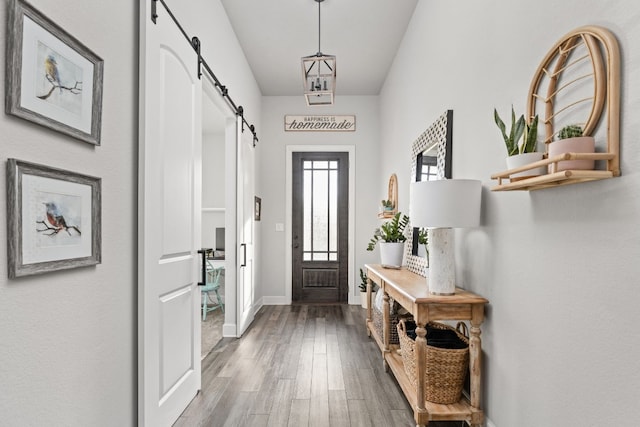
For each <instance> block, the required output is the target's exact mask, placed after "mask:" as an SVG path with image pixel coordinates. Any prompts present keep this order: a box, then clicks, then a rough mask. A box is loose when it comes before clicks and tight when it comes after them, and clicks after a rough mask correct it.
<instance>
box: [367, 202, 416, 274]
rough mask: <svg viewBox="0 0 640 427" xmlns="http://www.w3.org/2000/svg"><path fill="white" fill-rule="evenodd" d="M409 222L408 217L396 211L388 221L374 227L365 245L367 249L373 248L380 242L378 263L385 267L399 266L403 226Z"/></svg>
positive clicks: (403, 237) (402, 249) (404, 238)
mask: <svg viewBox="0 0 640 427" xmlns="http://www.w3.org/2000/svg"><path fill="white" fill-rule="evenodd" d="M408 223H409V217H408V216H406V215H403V214H402V213H401V212H398V213H397V214H395V215H394V216H393V218H391V219H390V220H389V221H386V222H385V223H384V224H382V225H381V226H380V228H376V231H375V232H374V233H373V237H372V238H371V240H370V241H369V244H368V245H367V250H368V251H372V250H374V249H375V247H376V244H377V243H378V242H380V264H382V266H383V267H387V268H400V267H401V266H402V255H403V253H404V242H405V241H406V240H407V237H406V236H405V235H404V233H405V228H406V227H407V224H408Z"/></svg>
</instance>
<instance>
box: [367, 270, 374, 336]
mask: <svg viewBox="0 0 640 427" xmlns="http://www.w3.org/2000/svg"><path fill="white" fill-rule="evenodd" d="M371 288H372V284H371V279H369V278H367V299H368V301H369V303H368V304H367V320H366V322H365V326H366V327H367V336H368V337H370V336H371V331H370V330H369V322H371V306H372V305H373V302H372V301H371Z"/></svg>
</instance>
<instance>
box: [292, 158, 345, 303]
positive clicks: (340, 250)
mask: <svg viewBox="0 0 640 427" xmlns="http://www.w3.org/2000/svg"><path fill="white" fill-rule="evenodd" d="M292 184H293V189H292V196H293V197H292V199H293V203H292V239H293V241H292V242H291V245H292V282H293V283H292V285H293V286H292V288H293V292H292V300H293V302H305V303H313V302H325V303H337V302H347V295H348V290H349V285H348V280H347V277H348V268H349V265H348V247H349V245H348V242H349V240H348V235H349V233H348V224H349V222H348V216H349V205H348V200H349V154H348V153H346V152H294V153H293V158H292Z"/></svg>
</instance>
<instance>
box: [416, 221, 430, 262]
mask: <svg viewBox="0 0 640 427" xmlns="http://www.w3.org/2000/svg"><path fill="white" fill-rule="evenodd" d="M428 244H429V235H428V233H427V229H426V228H421V229H419V230H418V256H420V257H425V258H426V259H427V265H429V248H428V246H427V245H428Z"/></svg>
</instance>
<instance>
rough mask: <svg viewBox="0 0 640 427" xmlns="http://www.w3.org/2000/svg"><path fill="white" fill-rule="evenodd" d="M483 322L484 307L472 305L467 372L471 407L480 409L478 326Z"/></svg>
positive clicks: (479, 343)
mask: <svg viewBox="0 0 640 427" xmlns="http://www.w3.org/2000/svg"><path fill="white" fill-rule="evenodd" d="M483 320H484V306H482V305H479V304H478V305H474V306H473V307H472V314H471V328H470V331H469V370H470V372H471V378H470V389H471V390H470V391H471V402H470V403H471V406H472V407H474V408H476V409H479V408H480V390H481V375H480V373H481V364H482V340H481V339H480V333H481V331H480V325H481V324H482V321H483Z"/></svg>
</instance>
